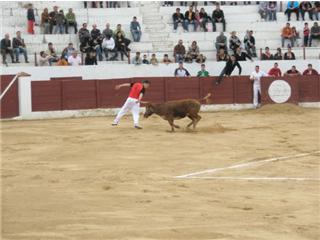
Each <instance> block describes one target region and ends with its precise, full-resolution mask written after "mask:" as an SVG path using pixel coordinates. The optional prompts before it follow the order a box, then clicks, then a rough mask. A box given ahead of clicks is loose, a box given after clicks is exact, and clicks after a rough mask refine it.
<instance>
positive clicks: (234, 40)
mask: <svg viewBox="0 0 320 240" xmlns="http://www.w3.org/2000/svg"><path fill="white" fill-rule="evenodd" d="M236 34H237V33H236V31H232V32H231V36H230V39H229V48H230V49H231V50H233V52H236V49H237V48H238V47H240V46H241V41H240V39H239V38H238V37H237V35H236Z"/></svg>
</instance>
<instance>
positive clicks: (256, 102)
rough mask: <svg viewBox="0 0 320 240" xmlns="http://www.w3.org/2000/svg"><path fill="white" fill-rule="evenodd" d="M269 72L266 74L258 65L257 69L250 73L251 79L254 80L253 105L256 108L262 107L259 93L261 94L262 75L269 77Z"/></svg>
mask: <svg viewBox="0 0 320 240" xmlns="http://www.w3.org/2000/svg"><path fill="white" fill-rule="evenodd" d="M267 76H268V74H266V73H265V72H263V71H260V67H259V66H258V65H257V66H256V68H255V70H254V71H253V72H252V73H251V75H250V80H251V81H252V82H253V106H254V107H255V108H258V107H260V104H259V100H258V97H259V94H260V96H261V83H260V79H261V77H267Z"/></svg>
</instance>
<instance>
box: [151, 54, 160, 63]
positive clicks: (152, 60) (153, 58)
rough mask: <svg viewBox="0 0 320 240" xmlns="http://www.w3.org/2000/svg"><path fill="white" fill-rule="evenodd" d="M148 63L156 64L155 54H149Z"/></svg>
mask: <svg viewBox="0 0 320 240" xmlns="http://www.w3.org/2000/svg"><path fill="white" fill-rule="evenodd" d="M150 63H151V64H152V65H158V59H157V58H156V54H154V53H153V54H152V55H151V59H150Z"/></svg>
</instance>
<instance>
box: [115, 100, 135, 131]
mask: <svg viewBox="0 0 320 240" xmlns="http://www.w3.org/2000/svg"><path fill="white" fill-rule="evenodd" d="M132 107H133V104H132V101H131V100H130V99H129V98H128V99H127V100H126V102H125V103H124V104H123V106H122V108H121V109H120V111H119V112H118V114H117V116H116V118H115V119H114V121H113V123H112V125H118V123H119V122H120V119H121V118H122V117H123V116H124V115H125V114H126V113H127V112H128V111H130V110H131V109H132Z"/></svg>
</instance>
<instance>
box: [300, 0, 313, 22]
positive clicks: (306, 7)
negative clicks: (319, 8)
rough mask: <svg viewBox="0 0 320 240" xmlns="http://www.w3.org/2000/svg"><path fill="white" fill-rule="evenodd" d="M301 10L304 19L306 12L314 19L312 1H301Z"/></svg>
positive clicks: (310, 18)
mask: <svg viewBox="0 0 320 240" xmlns="http://www.w3.org/2000/svg"><path fill="white" fill-rule="evenodd" d="M299 8H300V12H301V17H302V21H304V16H305V14H306V12H307V13H308V14H309V20H311V21H313V7H312V4H311V2H309V1H302V2H301V3H300V6H299Z"/></svg>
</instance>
